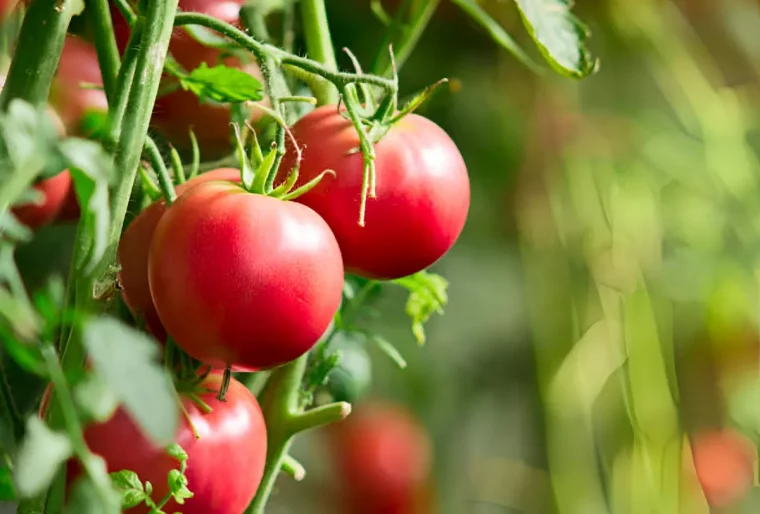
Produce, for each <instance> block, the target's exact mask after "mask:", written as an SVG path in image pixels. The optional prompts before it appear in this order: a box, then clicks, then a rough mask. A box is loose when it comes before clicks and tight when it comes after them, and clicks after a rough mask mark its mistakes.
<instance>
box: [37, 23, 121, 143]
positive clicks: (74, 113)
mask: <svg viewBox="0 0 760 514" xmlns="http://www.w3.org/2000/svg"><path fill="white" fill-rule="evenodd" d="M83 83H87V84H95V85H98V86H102V85H103V78H102V76H101V74H100V65H99V64H98V54H97V52H96V51H95V47H94V46H92V45H91V44H90V43H88V42H87V41H85V40H84V39H81V38H78V37H76V36H66V42H65V43H64V45H63V52H62V53H61V58H60V61H59V62H58V69H57V70H56V73H55V78H54V79H53V83H52V85H51V88H50V104H51V105H52V106H53V108H54V109H55V110H56V112H57V113H58V115H59V116H60V118H61V120H62V121H63V124H64V126H65V127H66V128H67V130H68V131H69V132H70V133H78V132H79V130H78V129H79V127H78V125H79V122H80V120H81V119H82V117H83V116H84V115H85V114H86V113H87V112H88V111H90V110H98V111H106V110H107V109H108V101H107V100H106V95H105V93H104V92H103V90H102V89H85V88H83V87H81V86H82V84H83Z"/></svg>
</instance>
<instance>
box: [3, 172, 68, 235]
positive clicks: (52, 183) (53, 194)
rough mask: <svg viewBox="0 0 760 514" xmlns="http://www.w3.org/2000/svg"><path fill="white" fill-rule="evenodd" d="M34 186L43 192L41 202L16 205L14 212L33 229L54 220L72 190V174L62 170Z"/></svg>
mask: <svg viewBox="0 0 760 514" xmlns="http://www.w3.org/2000/svg"><path fill="white" fill-rule="evenodd" d="M34 188H35V189H36V190H37V191H39V192H40V193H42V195H43V197H44V198H43V200H42V202H41V203H39V204H24V205H21V206H19V207H14V208H13V209H12V211H11V212H12V213H13V214H14V215H15V216H16V218H18V220H19V221H20V222H21V223H23V224H24V225H26V226H28V227H29V228H31V229H37V228H40V227H42V226H43V225H47V224H48V223H50V222H52V221H53V220H54V219H55V218H56V216H57V215H58V212H59V211H60V210H61V207H62V206H63V204H64V203H65V201H66V198H67V197H68V195H69V193H70V191H71V190H73V187H72V184H71V174H70V173H69V172H68V170H67V171H62V172H61V173H58V174H57V175H54V176H52V177H50V178H47V179H44V180H41V181H39V182H37V183H36V184H35V185H34Z"/></svg>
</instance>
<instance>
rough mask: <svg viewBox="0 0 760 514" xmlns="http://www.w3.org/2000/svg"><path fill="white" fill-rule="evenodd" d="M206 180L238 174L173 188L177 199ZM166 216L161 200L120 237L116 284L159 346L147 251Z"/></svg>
mask: <svg viewBox="0 0 760 514" xmlns="http://www.w3.org/2000/svg"><path fill="white" fill-rule="evenodd" d="M209 180H229V181H231V182H239V181H240V171H239V170H236V169H234V168H219V169H216V170H213V171H209V172H208V173H203V174H201V175H198V176H196V177H193V178H192V179H190V180H188V181H187V182H185V183H184V184H180V185H178V186H177V187H176V188H175V191H176V192H177V195H178V196H180V195H182V194H184V193H185V192H186V191H187V190H188V189H190V188H191V187H193V186H196V185H198V184H202V183H203V182H208V181H209ZM164 212H166V204H165V203H164V201H163V200H161V201H159V202H155V203H153V204H151V205H150V206H149V207H148V208H147V209H145V210H144V211H143V212H141V213H140V214H139V215H138V216H137V217H136V218H135V219H134V220H132V223H130V224H129V226H128V227H127V230H125V231H124V234H123V235H122V236H121V240H120V241H119V249H118V254H117V259H118V262H119V264H120V266H121V270H120V271H119V283H120V285H121V289H122V291H121V294H122V298H123V299H124V303H125V304H126V305H127V307H128V308H129V310H130V311H131V312H132V314H133V315H134V316H136V317H138V318H140V319H141V320H143V321H144V322H145V326H146V328H147V329H148V330H149V331H150V332H151V333H152V334H153V335H154V336H155V337H156V338H157V339H158V340H159V341H161V342H164V340H165V339H166V331H165V330H164V327H163V325H162V324H161V320H160V319H159V318H158V313H157V312H156V307H155V305H153V298H152V297H151V295H150V286H149V284H148V251H149V250H150V243H151V241H152V240H153V233H154V232H155V231H156V226H157V225H158V222H159V221H160V220H161V216H163V215H164Z"/></svg>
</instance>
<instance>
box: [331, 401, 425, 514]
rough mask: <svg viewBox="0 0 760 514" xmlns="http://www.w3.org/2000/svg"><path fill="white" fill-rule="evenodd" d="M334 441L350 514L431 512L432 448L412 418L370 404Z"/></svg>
mask: <svg viewBox="0 0 760 514" xmlns="http://www.w3.org/2000/svg"><path fill="white" fill-rule="evenodd" d="M329 436H330V439H329V442H330V443H331V444H330V449H331V451H332V455H333V456H334V459H335V465H336V471H337V474H338V477H339V479H340V480H341V490H342V491H343V493H344V496H343V503H344V505H345V509H346V510H345V512H346V513H347V514H359V513H360V512H361V513H363V514H380V513H383V514H402V513H403V514H422V513H426V512H428V511H427V510H426V508H427V505H428V503H429V502H430V500H431V499H430V498H429V497H428V493H429V481H430V470H431V460H432V449H431V442H430V439H429V436H428V434H427V431H426V430H425V428H424V427H423V426H421V425H420V423H419V421H417V419H416V418H415V417H414V416H413V415H412V413H410V412H408V411H407V410H406V409H404V408H402V407H401V406H399V405H394V404H389V403H367V404H365V405H360V406H359V407H358V408H357V409H356V411H355V412H354V413H352V414H351V416H349V417H348V418H347V419H346V420H345V421H342V422H341V423H337V424H335V425H331V426H330V431H329Z"/></svg>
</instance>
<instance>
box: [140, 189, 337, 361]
mask: <svg viewBox="0 0 760 514" xmlns="http://www.w3.org/2000/svg"><path fill="white" fill-rule="evenodd" d="M148 277H149V280H150V292H151V295H152V296H153V301H154V303H155V305H156V310H157V311H158V315H159V317H160V318H161V321H162V322H163V325H164V327H165V328H166V330H167V331H168V332H169V334H171V335H172V337H173V338H174V340H175V341H176V343H177V344H178V345H179V346H180V347H181V348H182V349H183V350H185V351H186V352H187V353H189V354H190V355H191V356H193V357H195V358H196V359H198V360H200V361H202V362H204V363H206V364H209V365H211V366H214V367H220V368H221V367H226V366H235V367H236V368H237V369H249V370H255V369H266V368H271V367H274V366H278V365H280V364H284V363H286V362H289V361H291V360H293V359H295V358H296V357H299V356H300V355H303V354H304V353H305V352H307V351H308V350H309V349H310V348H311V347H312V346H313V345H314V344H315V343H316V342H317V340H318V339H319V338H320V336H322V334H323V333H324V332H325V330H327V328H328V327H329V325H330V322H331V321H332V319H333V316H334V315H335V312H336V311H337V309H338V307H339V305H340V301H341V295H342V288H343V264H342V262H341V257H340V249H339V248H338V243H337V242H336V241H335V237H334V236H333V235H332V232H330V227H328V226H327V224H326V223H325V222H324V220H322V218H320V217H319V216H318V215H317V214H316V213H315V212H314V211H312V210H311V209H309V208H307V207H304V206H303V205H300V204H297V203H293V202H283V201H281V200H278V199H275V198H271V197H268V196H263V195H256V194H250V193H248V192H246V191H245V190H244V189H243V188H241V187H240V186H239V185H235V184H230V183H229V182H227V183H225V182H207V183H205V184H201V185H199V186H197V187H194V188H192V189H190V190H189V191H188V192H187V193H185V194H184V195H183V196H182V197H181V198H180V199H179V200H177V201H176V202H175V203H174V204H172V206H171V207H170V208H169V209H168V210H167V211H166V214H164V216H163V218H162V219H161V221H160V222H159V224H158V227H157V228H156V233H155V235H154V236H153V243H152V244H151V248H150V258H149V266H148Z"/></svg>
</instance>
